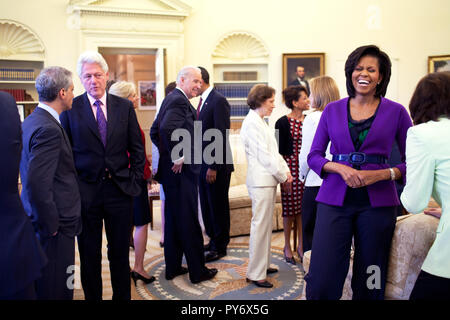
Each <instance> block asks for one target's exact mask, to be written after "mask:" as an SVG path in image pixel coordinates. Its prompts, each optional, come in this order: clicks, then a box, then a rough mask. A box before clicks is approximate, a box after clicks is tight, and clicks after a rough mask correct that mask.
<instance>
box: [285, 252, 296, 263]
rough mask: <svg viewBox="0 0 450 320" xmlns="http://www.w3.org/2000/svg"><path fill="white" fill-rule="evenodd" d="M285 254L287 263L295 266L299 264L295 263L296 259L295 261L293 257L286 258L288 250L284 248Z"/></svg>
mask: <svg viewBox="0 0 450 320" xmlns="http://www.w3.org/2000/svg"><path fill="white" fill-rule="evenodd" d="M283 254H284V260H286V262H287V263H290V264H293V265H296V264H297V262H295V259H294V257H293V256H292V257H288V256H286V248H284V250H283Z"/></svg>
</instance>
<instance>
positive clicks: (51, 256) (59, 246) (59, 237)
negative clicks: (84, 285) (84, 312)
mask: <svg viewBox="0 0 450 320" xmlns="http://www.w3.org/2000/svg"><path fill="white" fill-rule="evenodd" d="M38 238H39V240H40V242H41V246H42V249H43V250H44V252H45V254H46V255H47V259H48V263H47V265H46V266H45V267H44V268H43V269H42V277H40V278H39V279H37V280H36V296H37V299H38V300H72V299H73V284H74V282H73V279H74V278H73V276H74V271H75V238H74V237H68V236H66V235H64V234H62V233H60V232H58V234H56V236H54V237H48V238H47V237H46V238H42V237H39V235H38Z"/></svg>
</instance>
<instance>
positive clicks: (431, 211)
mask: <svg viewBox="0 0 450 320" xmlns="http://www.w3.org/2000/svg"><path fill="white" fill-rule="evenodd" d="M423 213H425V214H428V215H430V216H433V217H436V218H438V219H440V218H441V215H442V209H441V208H430V209H427V210H424V211H423Z"/></svg>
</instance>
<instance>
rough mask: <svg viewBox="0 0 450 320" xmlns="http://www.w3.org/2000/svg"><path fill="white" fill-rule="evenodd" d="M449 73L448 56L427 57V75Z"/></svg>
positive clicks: (449, 63) (449, 62)
mask: <svg viewBox="0 0 450 320" xmlns="http://www.w3.org/2000/svg"><path fill="white" fill-rule="evenodd" d="M440 71H450V55H444V56H430V57H428V73H432V72H440Z"/></svg>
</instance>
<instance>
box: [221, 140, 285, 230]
mask: <svg viewBox="0 0 450 320" xmlns="http://www.w3.org/2000/svg"><path fill="white" fill-rule="evenodd" d="M230 146H231V151H232V154H233V162H234V172H233V173H232V174H231V181H230V190H229V193H228V195H229V199H230V236H232V237H233V236H240V235H248V234H250V223H251V220H252V201H251V200H250V197H249V195H248V191H247V186H246V185H245V179H246V176H247V159H246V157H245V150H244V147H243V145H242V143H241V140H240V137H239V135H238V134H232V135H230ZM272 229H273V230H274V231H275V230H282V229H283V218H282V217H281V194H280V188H279V186H278V191H277V199H276V204H275V210H274V212H273V228H272Z"/></svg>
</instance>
